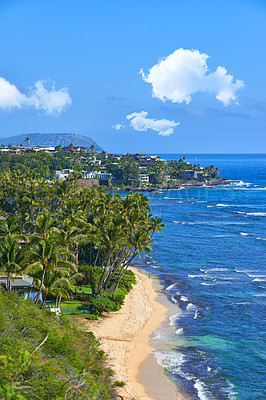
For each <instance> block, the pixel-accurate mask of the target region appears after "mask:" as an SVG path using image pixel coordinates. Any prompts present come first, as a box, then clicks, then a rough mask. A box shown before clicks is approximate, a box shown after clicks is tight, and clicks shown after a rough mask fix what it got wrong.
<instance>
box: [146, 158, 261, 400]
mask: <svg viewBox="0 0 266 400" xmlns="http://www.w3.org/2000/svg"><path fill="white" fill-rule="evenodd" d="M162 157H163V158H167V159H175V158H176V159H178V156H176V157H174V156H173V155H162ZM187 160H188V161H192V162H195V163H200V164H201V165H203V166H204V165H210V164H213V165H215V166H217V167H218V168H219V169H220V171H221V176H222V177H225V178H228V179H231V180H234V185H233V186H229V187H202V188H196V189H183V190H172V191H166V192H163V193H147V194H146V195H147V197H148V199H149V202H150V204H151V207H152V212H153V214H156V215H158V216H160V217H162V218H163V220H164V222H165V224H166V228H165V229H164V233H163V234H158V235H156V237H155V243H154V244H153V248H154V251H153V253H152V257H147V259H146V260H145V266H146V268H147V269H148V270H149V271H152V272H153V273H155V274H157V275H159V276H160V278H161V279H162V281H163V282H164V286H165V294H166V295H167V296H168V297H169V299H170V300H171V301H172V302H173V303H174V304H177V305H179V306H180V307H181V309H182V314H181V315H179V316H178V315H173V316H172V317H171V318H170V320H169V324H168V326H167V327H165V326H164V328H163V329H162V330H159V331H157V332H156V333H155V337H154V339H153V345H154V346H155V348H156V357H157V360H158V362H159V363H160V364H161V365H163V366H164V367H165V372H166V374H167V375H168V376H169V377H170V379H171V380H172V381H173V382H174V383H175V384H176V385H177V386H179V387H180V386H181V387H183V388H185V389H186V390H187V392H189V393H190V394H192V395H193V396H194V398H195V399H200V400H227V399H228V400H230V399H232V400H233V399H237V400H250V399H252V400H253V399H254V400H263V399H265V398H266V386H265V372H266V371H265V369H266V368H265V362H266V346H265V334H266V326H265V317H266V297H265V296H266V292H265V288H266V269H265V246H266V223H265V222H266V155H197V156H196V155H188V156H187Z"/></svg>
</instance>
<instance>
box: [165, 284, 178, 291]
mask: <svg viewBox="0 0 266 400" xmlns="http://www.w3.org/2000/svg"><path fill="white" fill-rule="evenodd" d="M176 285H177V283H173V284H172V285H170V286H167V288H166V289H165V290H168V291H169V290H171V289H173V288H174V287H175V286H176Z"/></svg>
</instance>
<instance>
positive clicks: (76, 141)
mask: <svg viewBox="0 0 266 400" xmlns="http://www.w3.org/2000/svg"><path fill="white" fill-rule="evenodd" d="M26 137H28V138H29V139H30V142H29V145H35V146H42V145H49V146H59V145H61V146H68V145H69V144H70V143H72V144H73V145H74V146H85V147H88V148H89V147H90V146H91V145H94V146H95V151H102V150H103V149H102V148H101V147H100V146H99V145H98V144H97V143H96V142H94V141H93V140H92V139H91V138H89V137H87V136H82V135H76V134H74V133H25V134H22V135H16V136H10V137H8V138H0V145H1V144H3V145H5V146H7V145H9V144H10V145H12V146H16V145H19V144H20V143H22V144H23V146H25V145H26V144H25V139H26Z"/></svg>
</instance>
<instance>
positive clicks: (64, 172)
mask: <svg viewBox="0 0 266 400" xmlns="http://www.w3.org/2000/svg"><path fill="white" fill-rule="evenodd" d="M71 172H74V171H73V169H63V170H62V171H55V177H56V178H58V179H67V178H68V177H69V175H70V174H71Z"/></svg>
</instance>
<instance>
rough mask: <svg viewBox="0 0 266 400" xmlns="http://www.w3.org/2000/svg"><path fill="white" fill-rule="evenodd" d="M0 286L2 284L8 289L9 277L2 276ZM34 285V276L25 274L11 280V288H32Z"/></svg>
mask: <svg viewBox="0 0 266 400" xmlns="http://www.w3.org/2000/svg"><path fill="white" fill-rule="evenodd" d="M0 286H2V287H3V288H4V289H5V290H7V277H6V276H1V277H0ZM32 287H33V278H31V277H29V276H27V275H23V276H16V277H14V278H13V280H11V281H10V288H11V290H22V289H30V288H32Z"/></svg>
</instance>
